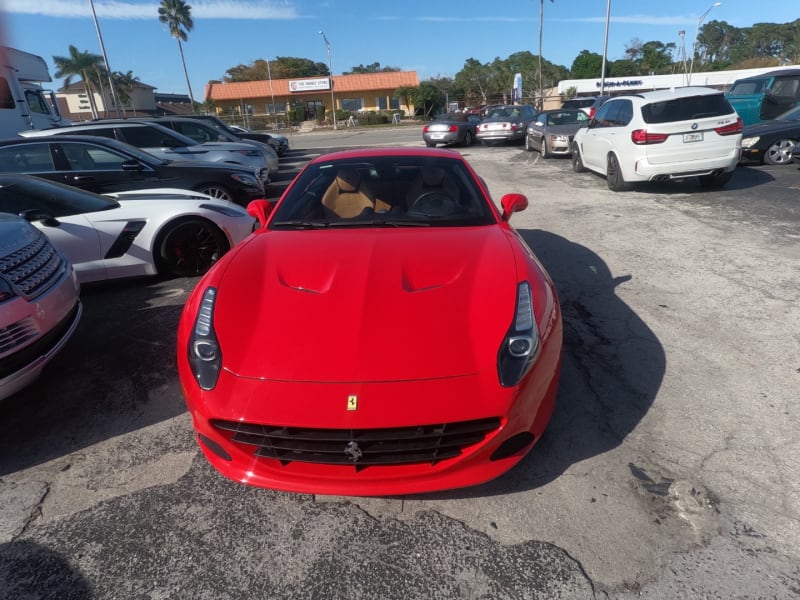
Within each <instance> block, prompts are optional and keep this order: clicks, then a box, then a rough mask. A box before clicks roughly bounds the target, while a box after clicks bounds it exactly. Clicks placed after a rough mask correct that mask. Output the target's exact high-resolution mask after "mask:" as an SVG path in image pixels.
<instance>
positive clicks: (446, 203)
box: [408, 191, 460, 217]
mask: <svg viewBox="0 0 800 600" xmlns="http://www.w3.org/2000/svg"><path fill="white" fill-rule="evenodd" d="M459 211H460V207H459V206H458V204H456V201H455V200H453V199H452V198H451V197H450V196H448V195H447V194H445V193H444V192H436V191H434V192H423V193H422V194H420V195H419V196H417V199H416V200H414V201H413V202H412V203H411V206H410V207H409V209H408V212H409V213H418V214H422V215H425V216H428V217H446V216H451V215H453V214H455V213H458V212H459Z"/></svg>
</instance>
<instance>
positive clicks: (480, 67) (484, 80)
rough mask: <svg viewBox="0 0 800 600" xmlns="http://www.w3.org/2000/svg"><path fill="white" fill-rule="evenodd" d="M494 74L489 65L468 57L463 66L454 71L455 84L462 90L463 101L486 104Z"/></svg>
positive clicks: (471, 103)
mask: <svg viewBox="0 0 800 600" xmlns="http://www.w3.org/2000/svg"><path fill="white" fill-rule="evenodd" d="M493 78H494V74H493V72H492V69H491V67H490V66H489V65H486V64H482V63H481V62H479V61H477V60H475V59H474V58H468V59H467V60H466V61H465V62H464V67H463V68H462V69H461V70H460V71H459V72H458V73H456V76H455V78H454V83H455V85H456V86H457V87H458V88H460V89H461V90H463V94H464V101H465V102H467V103H468V104H470V105H473V104H487V103H488V96H489V94H490V93H491V92H492V87H493V86H492V80H493Z"/></svg>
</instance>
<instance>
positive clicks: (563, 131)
mask: <svg viewBox="0 0 800 600" xmlns="http://www.w3.org/2000/svg"><path fill="white" fill-rule="evenodd" d="M588 120H589V116H588V115H587V114H586V113H585V112H584V111H583V110H581V109H580V108H572V109H567V108H562V109H558V110H545V111H543V112H540V113H539V114H538V115H536V120H535V121H533V122H531V123H530V124H529V125H528V131H527V132H526V134H525V150H529V151H530V150H538V151H539V153H540V154H541V155H542V158H547V157H549V156H554V155H560V156H569V155H570V154H571V153H572V138H573V137H575V132H576V131H578V129H579V128H580V126H581V123H584V122H586V121H588Z"/></svg>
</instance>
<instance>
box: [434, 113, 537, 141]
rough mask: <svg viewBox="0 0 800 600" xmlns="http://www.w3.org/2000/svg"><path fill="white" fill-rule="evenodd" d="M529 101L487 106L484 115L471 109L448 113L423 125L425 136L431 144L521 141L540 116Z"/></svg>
mask: <svg viewBox="0 0 800 600" xmlns="http://www.w3.org/2000/svg"><path fill="white" fill-rule="evenodd" d="M536 114H537V111H536V109H535V108H534V107H533V106H531V105H529V104H500V105H493V106H490V107H487V109H486V113H485V116H484V117H483V118H481V117H479V116H478V115H475V114H470V113H466V114H465V113H447V114H444V115H441V116H440V117H438V118H437V119H435V120H434V121H432V122H431V123H429V124H427V125H425V126H424V127H423V128H422V140H423V141H424V142H425V145H426V146H428V147H429V148H432V147H435V146H437V145H438V144H442V145H460V146H470V145H472V143H473V142H475V141H481V142H483V143H484V144H486V145H493V144H499V143H503V142H517V141H520V140H522V139H523V138H524V137H525V131H526V128H527V126H528V124H529V123H530V122H532V121H533V120H534V118H535V117H536Z"/></svg>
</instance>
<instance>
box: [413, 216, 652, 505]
mask: <svg viewBox="0 0 800 600" xmlns="http://www.w3.org/2000/svg"><path fill="white" fill-rule="evenodd" d="M518 231H519V233H520V235H522V237H523V238H524V239H525V241H526V242H527V244H528V245H529V246H530V247H531V248H532V249H533V251H534V253H535V254H536V256H537V257H538V258H539V260H540V261H541V262H542V264H543V265H544V267H545V269H547V271H548V273H550V275H551V277H552V278H553V280H554V282H555V284H556V288H557V289H558V295H559V300H560V302H561V310H562V316H563V322H564V348H563V353H562V358H563V364H562V372H561V380H560V385H559V392H558V397H557V400H556V408H555V412H554V414H553V418H552V420H551V421H550V424H549V425H548V427H547V429H546V430H545V433H544V435H543V436H542V438H541V440H540V441H539V442H538V443H537V444H536V445H535V446H534V447H533V449H532V450H531V451H530V453H529V454H528V455H527V456H526V457H525V458H524V459H523V460H522V461H520V462H519V464H517V465H516V466H515V467H514V468H512V469H511V470H510V471H508V472H507V473H506V474H504V475H502V476H501V477H499V478H497V479H495V480H493V481H490V482H488V483H485V484H483V485H479V486H475V487H472V488H465V489H463V490H455V491H450V492H440V493H436V494H424V495H420V496H416V497H417V498H419V499H421V498H427V499H432V498H470V497H480V496H491V495H500V494H509V493H514V492H520V491H525V490H530V489H536V488H538V487H540V486H543V485H545V484H547V483H549V482H551V481H553V480H554V479H556V478H558V477H559V476H560V475H561V474H563V473H564V472H565V471H566V470H567V469H569V468H570V467H571V466H572V465H575V464H577V463H579V462H581V461H584V460H586V459H587V458H591V457H593V456H597V455H599V454H602V453H605V452H608V451H609V450H611V449H613V448H616V447H617V446H619V445H620V444H621V443H622V441H623V440H624V439H625V437H626V436H628V435H629V434H630V433H631V432H632V431H634V429H635V428H636V426H637V424H638V423H639V422H640V421H641V420H642V418H643V417H644V416H645V414H646V413H647V411H648V410H649V409H650V406H651V405H652V403H653V401H654V399H655V397H656V394H657V393H658V390H659V388H660V386H661V381H662V379H663V377H664V371H665V368H666V356H665V353H664V348H663V346H662V345H661V343H660V342H659V340H658V338H657V337H656V335H655V333H654V332H653V331H652V330H651V329H650V328H649V327H648V326H647V324H646V323H645V322H644V321H643V320H642V318H641V317H640V316H639V315H637V314H636V312H635V311H634V310H632V309H631V308H630V307H629V306H628V305H627V304H626V303H625V302H624V301H623V300H621V299H620V298H619V297H618V296H617V294H616V288H617V287H618V286H619V285H624V284H625V283H626V282H628V281H631V280H632V279H634V278H635V277H634V276H632V275H630V274H626V275H622V276H615V275H614V274H613V273H611V272H610V270H609V268H608V266H607V265H606V264H605V262H604V261H603V259H602V258H600V257H599V256H598V255H597V254H596V253H595V252H593V251H592V250H590V249H589V248H586V247H584V246H581V245H579V244H576V243H574V242H571V241H569V240H568V239H565V238H563V237H561V236H558V235H555V234H552V233H548V232H546V231H540V230H524V229H523V230H518ZM658 308H660V309H663V310H668V307H667V306H666V305H659V307H658Z"/></svg>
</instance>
